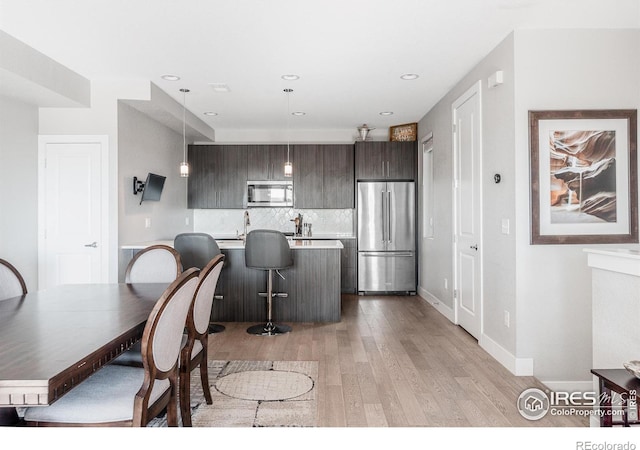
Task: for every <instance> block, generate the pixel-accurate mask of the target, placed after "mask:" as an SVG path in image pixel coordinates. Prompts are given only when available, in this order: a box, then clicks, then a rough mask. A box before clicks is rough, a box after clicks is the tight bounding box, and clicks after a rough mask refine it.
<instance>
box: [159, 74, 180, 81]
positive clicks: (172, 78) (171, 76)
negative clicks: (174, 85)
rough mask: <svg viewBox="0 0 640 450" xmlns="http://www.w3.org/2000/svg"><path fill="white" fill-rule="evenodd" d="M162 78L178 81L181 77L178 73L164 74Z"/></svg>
mask: <svg viewBox="0 0 640 450" xmlns="http://www.w3.org/2000/svg"><path fill="white" fill-rule="evenodd" d="M160 78H162V79H163V80H167V81H178V80H179V79H180V77H179V76H178V75H162V76H161V77H160Z"/></svg>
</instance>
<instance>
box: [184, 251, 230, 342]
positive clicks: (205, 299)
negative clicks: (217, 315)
mask: <svg viewBox="0 0 640 450" xmlns="http://www.w3.org/2000/svg"><path fill="white" fill-rule="evenodd" d="M224 258H225V256H224V255H223V254H219V255H217V256H215V257H214V258H213V259H212V260H211V261H209V264H207V265H206V266H205V267H204V269H202V270H201V271H200V281H199V282H198V287H197V288H196V292H195V299H194V301H193V305H192V306H191V308H190V309H189V314H188V315H187V329H188V330H189V334H190V335H189V339H192V336H191V334H194V335H195V336H193V337H195V338H198V337H200V336H202V335H204V334H207V332H208V330H209V321H210V319H211V306H212V305H213V296H214V294H215V292H216V286H217V285H218V280H219V279H220V272H222V266H223V264H224ZM192 330H193V331H194V332H195V333H192Z"/></svg>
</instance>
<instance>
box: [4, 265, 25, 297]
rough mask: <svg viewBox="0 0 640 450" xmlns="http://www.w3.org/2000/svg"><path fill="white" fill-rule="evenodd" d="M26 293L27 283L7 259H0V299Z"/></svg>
mask: <svg viewBox="0 0 640 450" xmlns="http://www.w3.org/2000/svg"><path fill="white" fill-rule="evenodd" d="M26 293H27V285H26V284H25V282H24V279H23V278H22V275H20V272H18V269H16V268H15V267H13V266H12V265H11V264H10V263H9V262H8V261H5V260H4V259H0V300H6V299H8V298H12V297H18V296H19V295H24V294H26Z"/></svg>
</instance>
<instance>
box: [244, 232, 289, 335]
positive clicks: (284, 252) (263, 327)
mask: <svg viewBox="0 0 640 450" xmlns="http://www.w3.org/2000/svg"><path fill="white" fill-rule="evenodd" d="M244 258H245V265H246V266H247V267H249V268H251V269H258V270H267V271H268V274H267V292H266V293H260V294H259V295H260V296H261V297H267V323H265V324H259V325H254V326H252V327H249V328H248V329H247V333H250V334H259V335H262V336H274V335H277V334H283V333H288V332H289V331H291V327H290V326H288V325H281V324H275V323H273V317H272V312H273V298H274V297H287V296H288V295H287V294H286V293H280V292H273V271H274V270H275V271H276V272H277V273H278V274H279V275H280V276H282V275H281V274H280V272H278V270H280V269H285V268H287V267H291V266H292V265H293V257H292V255H291V247H290V246H289V241H287V238H286V237H285V235H284V234H282V233H281V232H279V231H276V230H252V231H250V232H249V233H248V234H247V237H246V242H245V247H244ZM283 278H284V277H283Z"/></svg>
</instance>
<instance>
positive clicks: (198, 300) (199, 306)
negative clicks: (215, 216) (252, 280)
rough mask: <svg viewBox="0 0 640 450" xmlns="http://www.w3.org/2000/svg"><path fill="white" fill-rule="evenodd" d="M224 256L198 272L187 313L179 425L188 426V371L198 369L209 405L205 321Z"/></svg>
mask: <svg viewBox="0 0 640 450" xmlns="http://www.w3.org/2000/svg"><path fill="white" fill-rule="evenodd" d="M224 258H225V256H224V255H223V254H219V255H218V256H216V257H215V258H213V259H212V260H211V261H209V264H207V265H206V266H205V267H204V269H202V270H201V271H200V281H199V282H198V286H197V287H196V291H195V294H194V300H193V303H192V304H191V307H190V308H189V313H188V314H187V343H186V345H185V346H184V347H183V348H182V351H181V352H180V376H179V380H180V413H181V416H182V425H183V426H186V427H190V426H191V383H190V379H191V372H192V371H193V370H194V369H196V367H198V366H200V381H201V383H202V390H203V392H204V398H205V400H206V402H207V404H208V405H211V404H212V403H213V400H212V398H211V390H210V388H209V370H208V367H207V361H208V355H209V350H208V349H209V343H208V342H209V318H210V317H211V306H212V305H213V294H214V293H215V291H216V285H217V284H218V279H219V278H220V272H221V271H222V266H223V264H224Z"/></svg>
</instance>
